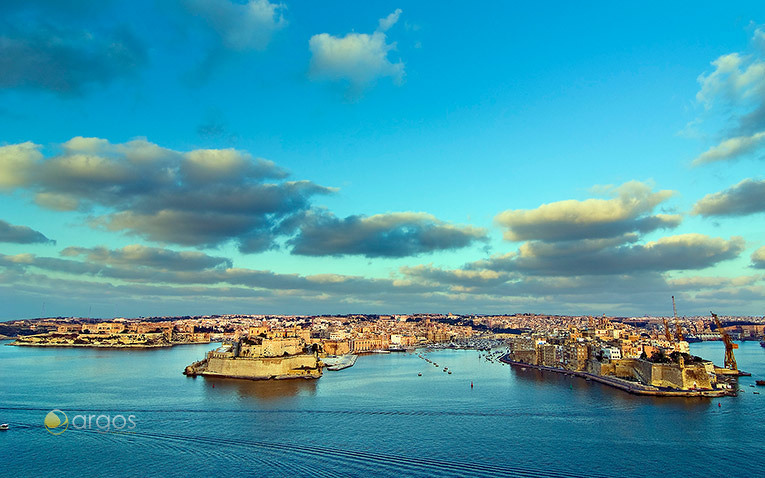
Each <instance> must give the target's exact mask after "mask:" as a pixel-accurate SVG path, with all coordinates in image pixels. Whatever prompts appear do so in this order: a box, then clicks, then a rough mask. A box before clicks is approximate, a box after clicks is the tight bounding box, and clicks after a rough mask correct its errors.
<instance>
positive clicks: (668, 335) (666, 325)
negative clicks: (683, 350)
mask: <svg viewBox="0 0 765 478" xmlns="http://www.w3.org/2000/svg"><path fill="white" fill-rule="evenodd" d="M662 320H664V336H665V337H666V338H667V342H669V343H670V344H671V343H674V342H673V341H672V334H671V333H670V331H669V322H667V318H666V317H662Z"/></svg>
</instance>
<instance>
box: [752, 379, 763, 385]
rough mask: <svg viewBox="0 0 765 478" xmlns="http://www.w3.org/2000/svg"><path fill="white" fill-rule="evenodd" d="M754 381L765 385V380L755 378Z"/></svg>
mask: <svg viewBox="0 0 765 478" xmlns="http://www.w3.org/2000/svg"><path fill="white" fill-rule="evenodd" d="M754 383H756V384H757V385H761V386H765V380H755V381H754Z"/></svg>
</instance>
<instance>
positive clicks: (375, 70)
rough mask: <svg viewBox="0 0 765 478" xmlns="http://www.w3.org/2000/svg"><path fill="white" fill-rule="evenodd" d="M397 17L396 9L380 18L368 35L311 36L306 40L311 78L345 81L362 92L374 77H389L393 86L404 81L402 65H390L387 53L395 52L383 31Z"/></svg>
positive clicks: (394, 21)
mask: <svg viewBox="0 0 765 478" xmlns="http://www.w3.org/2000/svg"><path fill="white" fill-rule="evenodd" d="M400 14H401V10H396V11H395V12H393V13H392V14H390V15H388V16H387V17H385V18H383V19H380V22H379V27H378V29H377V31H375V32H374V33H372V34H367V33H348V34H346V35H345V36H343V37H336V36H334V35H330V34H328V33H320V34H318V35H314V36H312V37H311V39H310V40H309V41H308V48H309V50H310V51H311V55H312V56H311V65H310V75H311V77H312V78H314V79H319V80H332V81H342V80H345V81H348V82H349V83H350V84H351V85H352V86H353V87H355V88H357V89H363V88H365V87H367V86H369V85H371V84H372V83H374V82H375V81H376V80H377V79H378V78H384V77H390V78H392V80H393V82H394V83H396V84H401V83H402V82H403V80H404V63H403V62H402V61H400V60H399V61H398V62H396V63H393V62H391V60H390V59H388V53H389V52H390V51H392V50H395V49H396V43H395V42H393V43H388V42H387V40H388V37H387V35H386V34H385V32H386V31H387V30H388V29H390V28H391V27H392V26H393V25H394V24H395V23H396V21H398V17H399V15H400Z"/></svg>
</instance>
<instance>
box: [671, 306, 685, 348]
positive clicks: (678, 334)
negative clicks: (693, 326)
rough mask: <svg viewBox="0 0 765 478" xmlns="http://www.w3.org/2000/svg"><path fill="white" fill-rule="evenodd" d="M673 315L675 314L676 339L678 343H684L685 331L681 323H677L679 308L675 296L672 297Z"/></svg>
mask: <svg viewBox="0 0 765 478" xmlns="http://www.w3.org/2000/svg"><path fill="white" fill-rule="evenodd" d="M672 313H673V314H675V339H677V341H678V342H682V341H683V340H684V337H683V329H682V327H680V322H678V321H677V307H676V306H675V296H674V295H673V296H672Z"/></svg>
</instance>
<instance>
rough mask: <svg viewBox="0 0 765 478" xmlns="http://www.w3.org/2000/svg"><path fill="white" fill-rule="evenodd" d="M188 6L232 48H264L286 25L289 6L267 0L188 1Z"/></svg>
mask: <svg viewBox="0 0 765 478" xmlns="http://www.w3.org/2000/svg"><path fill="white" fill-rule="evenodd" d="M186 5H187V6H188V8H189V9H190V10H191V11H192V12H193V13H194V14H196V15H199V16H200V17H202V18H204V19H205V21H207V22H208V23H209V24H210V26H211V27H212V28H213V29H214V30H215V31H216V32H217V33H218V35H220V37H221V41H222V42H223V44H224V45H225V46H226V47H227V48H230V49H232V50H250V49H252V50H263V49H265V48H266V47H267V46H268V44H269V43H270V42H271V38H272V37H273V35H274V34H275V33H276V32H277V31H279V30H281V29H282V28H284V27H285V26H286V25H287V21H286V20H285V19H284V15H283V14H284V10H285V9H286V7H285V6H284V5H283V4H280V3H271V2H269V1H268V0H250V1H246V2H244V3H242V2H232V1H230V0H186Z"/></svg>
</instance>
